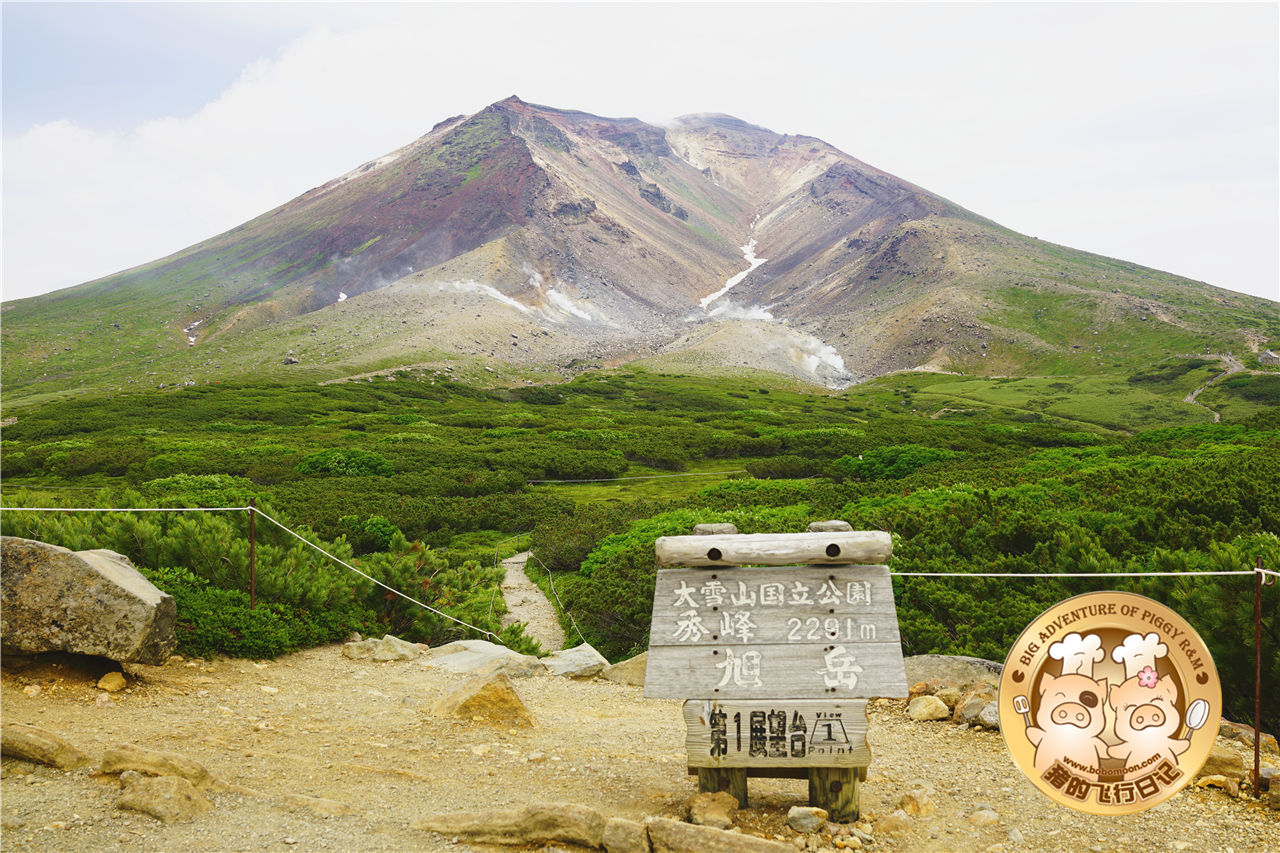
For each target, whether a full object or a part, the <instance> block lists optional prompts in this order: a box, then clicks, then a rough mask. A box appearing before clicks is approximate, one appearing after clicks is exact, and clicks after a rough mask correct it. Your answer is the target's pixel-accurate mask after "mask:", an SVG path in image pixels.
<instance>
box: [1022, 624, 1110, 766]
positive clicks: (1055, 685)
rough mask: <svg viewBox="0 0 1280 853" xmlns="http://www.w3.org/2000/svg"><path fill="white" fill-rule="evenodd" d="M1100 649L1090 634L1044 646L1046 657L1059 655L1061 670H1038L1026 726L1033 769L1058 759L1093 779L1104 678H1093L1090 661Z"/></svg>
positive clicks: (1103, 750) (1101, 749) (1099, 753)
mask: <svg viewBox="0 0 1280 853" xmlns="http://www.w3.org/2000/svg"><path fill="white" fill-rule="evenodd" d="M1105 654H1106V653H1105V652H1103V651H1102V640H1101V639H1100V638H1099V637H1098V636H1097V635H1095V634H1087V635H1084V636H1081V635H1080V634H1076V633H1071V634H1067V635H1066V636H1065V637H1063V638H1062V640H1061V641H1060V642H1057V643H1054V644H1053V645H1051V646H1050V647H1049V657H1051V658H1053V659H1054V660H1060V661H1062V674H1061V675H1058V676H1056V677H1055V676H1052V675H1050V674H1049V673H1047V672H1046V673H1044V674H1042V675H1041V676H1040V685H1039V691H1040V707H1039V708H1038V709H1037V710H1036V724H1035V725H1034V726H1028V727H1027V740H1029V741H1031V743H1032V744H1034V745H1035V748H1036V756H1035V768H1036V770H1037V771H1039V772H1041V773H1043V772H1044V771H1046V770H1048V769H1049V768H1050V767H1052V766H1053V764H1054V762H1055V761H1062V762H1063V763H1064V764H1065V765H1066V766H1067V767H1068V768H1069V769H1070V770H1071V771H1072V772H1073V773H1075V774H1076V775H1078V776H1083V777H1085V778H1088V779H1091V780H1093V781H1095V782H1096V781H1097V780H1098V773H1099V772H1100V771H1099V768H1100V767H1101V759H1102V758H1103V757H1104V756H1106V754H1107V744H1106V743H1105V742H1104V741H1103V740H1102V739H1101V738H1100V737H1098V735H1099V734H1100V733H1101V732H1102V729H1103V726H1105V725H1106V717H1105V711H1104V708H1103V702H1104V701H1105V700H1106V697H1107V680H1106V679H1105V678H1101V679H1098V680H1096V681H1095V680H1094V678H1093V665H1094V664H1095V663H1098V662H1099V661H1101V660H1102V659H1103V657H1104V655H1105Z"/></svg>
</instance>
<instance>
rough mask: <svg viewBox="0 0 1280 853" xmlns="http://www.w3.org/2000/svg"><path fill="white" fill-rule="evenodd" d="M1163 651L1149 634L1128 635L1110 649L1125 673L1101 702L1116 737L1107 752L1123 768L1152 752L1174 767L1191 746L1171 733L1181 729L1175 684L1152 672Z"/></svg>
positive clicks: (1165, 650) (1142, 760) (1146, 758)
mask: <svg viewBox="0 0 1280 853" xmlns="http://www.w3.org/2000/svg"><path fill="white" fill-rule="evenodd" d="M1168 651H1169V648H1168V646H1166V645H1165V644H1164V643H1161V642H1160V638H1159V637H1158V636H1157V635H1156V634H1154V633H1152V634H1147V635H1145V636H1143V635H1142V634H1131V635H1129V636H1128V637H1126V638H1125V641H1124V643H1123V644H1121V645H1119V646H1116V648H1115V649H1114V650H1112V652H1111V658H1112V660H1114V661H1116V662H1117V663H1123V664H1124V667H1125V675H1126V676H1128V677H1127V678H1126V679H1125V680H1124V682H1123V683H1122V684H1120V685H1119V686H1117V687H1113V688H1111V694H1110V696H1109V697H1108V700H1107V702H1108V704H1110V705H1111V707H1112V709H1113V710H1114V711H1115V712H1116V722H1115V734H1116V737H1117V738H1119V739H1120V742H1119V743H1117V744H1115V745H1113V746H1111V747H1110V748H1109V749H1108V750H1107V754H1108V755H1109V756H1110V757H1112V758H1119V759H1121V760H1123V761H1124V763H1125V766H1126V767H1130V766H1143V765H1146V764H1147V763H1148V761H1149V759H1152V758H1155V757H1157V756H1163V757H1165V758H1167V759H1169V761H1170V762H1171V763H1173V764H1174V765H1176V764H1177V763H1178V756H1179V755H1181V754H1182V753H1184V752H1186V751H1187V749H1188V748H1190V746H1191V741H1190V740H1189V739H1187V740H1183V739H1180V738H1175V737H1173V735H1174V734H1175V733H1176V732H1177V731H1178V730H1179V729H1180V728H1181V727H1182V719H1181V717H1180V716H1179V715H1178V709H1177V701H1178V688H1177V685H1176V684H1174V681H1173V678H1172V677H1171V676H1168V675H1166V676H1164V677H1163V678H1159V677H1157V674H1156V668H1155V664H1156V661H1157V660H1158V659H1160V658H1162V657H1164V656H1165V655H1167V654H1168Z"/></svg>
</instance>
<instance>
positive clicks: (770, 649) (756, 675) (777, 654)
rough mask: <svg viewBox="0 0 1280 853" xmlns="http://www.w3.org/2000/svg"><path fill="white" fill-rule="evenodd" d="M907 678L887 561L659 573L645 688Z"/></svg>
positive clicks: (692, 692)
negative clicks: (868, 564)
mask: <svg viewBox="0 0 1280 853" xmlns="http://www.w3.org/2000/svg"><path fill="white" fill-rule="evenodd" d="M707 538H710V537H707ZM906 681H907V679H906V672H905V670H904V667H903V662H902V646H901V641H900V636H899V633H898V616H897V609H896V607H895V606H894V602H893V586H892V583H891V582H890V579H889V570H888V568H887V567H886V566H797V567H783V568H774V567H766V568H715V569H670V570H664V571H661V572H659V573H658V578H657V584H656V587H655V591H654V599H653V618H652V622H651V625H650V632H649V661H648V667H647V669H646V672H645V688H644V695H645V696H648V697H653V698H666V699H683V698H688V697H691V696H692V697H701V698H709V699H716V700H729V699H755V698H770V699H813V698H818V697H823V698H830V699H833V700H834V699H841V700H844V699H859V698H871V697H875V696H906V695H907V683H906Z"/></svg>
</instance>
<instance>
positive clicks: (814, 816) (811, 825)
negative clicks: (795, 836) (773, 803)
mask: <svg viewBox="0 0 1280 853" xmlns="http://www.w3.org/2000/svg"><path fill="white" fill-rule="evenodd" d="M828 817H830V814H829V813H828V812H827V810H826V809H820V808H817V807H816V806H792V807H791V810H790V811H788V812H787V826H789V827H791V828H792V829H794V830H795V831H796V832H799V833H810V832H817V831H818V830H819V829H822V827H823V826H824V825H825V824H826V822H827V818H828Z"/></svg>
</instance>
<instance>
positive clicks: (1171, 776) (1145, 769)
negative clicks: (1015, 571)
mask: <svg viewBox="0 0 1280 853" xmlns="http://www.w3.org/2000/svg"><path fill="white" fill-rule="evenodd" d="M999 704H1000V731H1001V734H1003V736H1004V742H1005V745H1006V746H1008V748H1009V752H1010V753H1011V754H1012V755H1013V760H1014V761H1015V762H1016V763H1017V765H1018V767H1019V768H1021V769H1022V772H1023V773H1025V774H1027V776H1028V777H1029V778H1030V779H1031V781H1032V782H1034V783H1035V786H1036V787H1037V788H1039V789H1040V790H1041V791H1043V792H1044V793H1046V794H1048V795H1049V796H1050V797H1052V798H1053V799H1054V800H1057V801H1058V802H1059V803H1061V804H1062V805H1064V806H1069V807H1070V808H1073V809H1077V810H1079V811H1084V812H1090V813H1093V814H1129V813H1131V812H1137V811H1142V810H1143V809H1149V808H1151V807H1152V806H1154V805H1156V804H1157V803H1161V802H1163V801H1164V800H1167V799H1168V798H1169V797H1171V796H1173V795H1174V794H1176V793H1177V792H1178V791H1179V790H1180V789H1181V788H1182V787H1183V786H1184V785H1186V784H1187V783H1188V782H1190V781H1191V780H1192V779H1193V778H1195V775H1196V773H1198V772H1199V770H1200V767H1201V766H1202V765H1203V764H1204V761H1205V758H1207V757H1208V755H1209V750H1210V749H1212V748H1213V742H1214V739H1215V738H1216V737H1217V736H1218V722H1219V720H1220V719H1221V718H1222V688H1221V686H1220V685H1219V683H1218V671H1217V669H1216V668H1215V667H1214V665H1213V659H1212V658H1211V657H1210V656H1209V650H1208V649H1207V648H1206V647H1205V644H1204V641H1203V640H1201V639H1200V635H1198V634H1197V633H1196V632H1195V630H1194V629H1193V628H1192V627H1191V626H1190V625H1188V624H1187V623H1186V621H1185V620H1183V619H1182V617H1180V616H1179V615H1178V614H1176V613H1174V612H1173V611H1172V610H1170V609H1169V608H1167V607H1165V606H1164V605H1163V604H1160V603H1159V602H1156V601H1152V600H1151V599H1149V598H1145V597H1143V596H1141V595H1134V594H1133V593H1128V592H1094V593H1088V594H1086V595H1078V596H1076V597H1074V598H1069V599H1067V600H1066V601H1062V602H1059V603H1058V604H1055V605H1054V606H1053V607H1051V608H1049V609H1048V610H1046V611H1045V612H1044V613H1041V614H1040V615H1039V616H1038V617H1037V618H1036V620H1035V621H1034V622H1032V623H1031V624H1030V625H1029V626H1028V627H1027V629H1026V630H1025V631H1023V632H1022V636H1020V637H1019V638H1018V641H1017V642H1016V643H1014V645H1013V648H1012V649H1010V651H1009V657H1008V659H1007V660H1005V664H1004V672H1003V674H1002V675H1001V677H1000V697H999Z"/></svg>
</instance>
